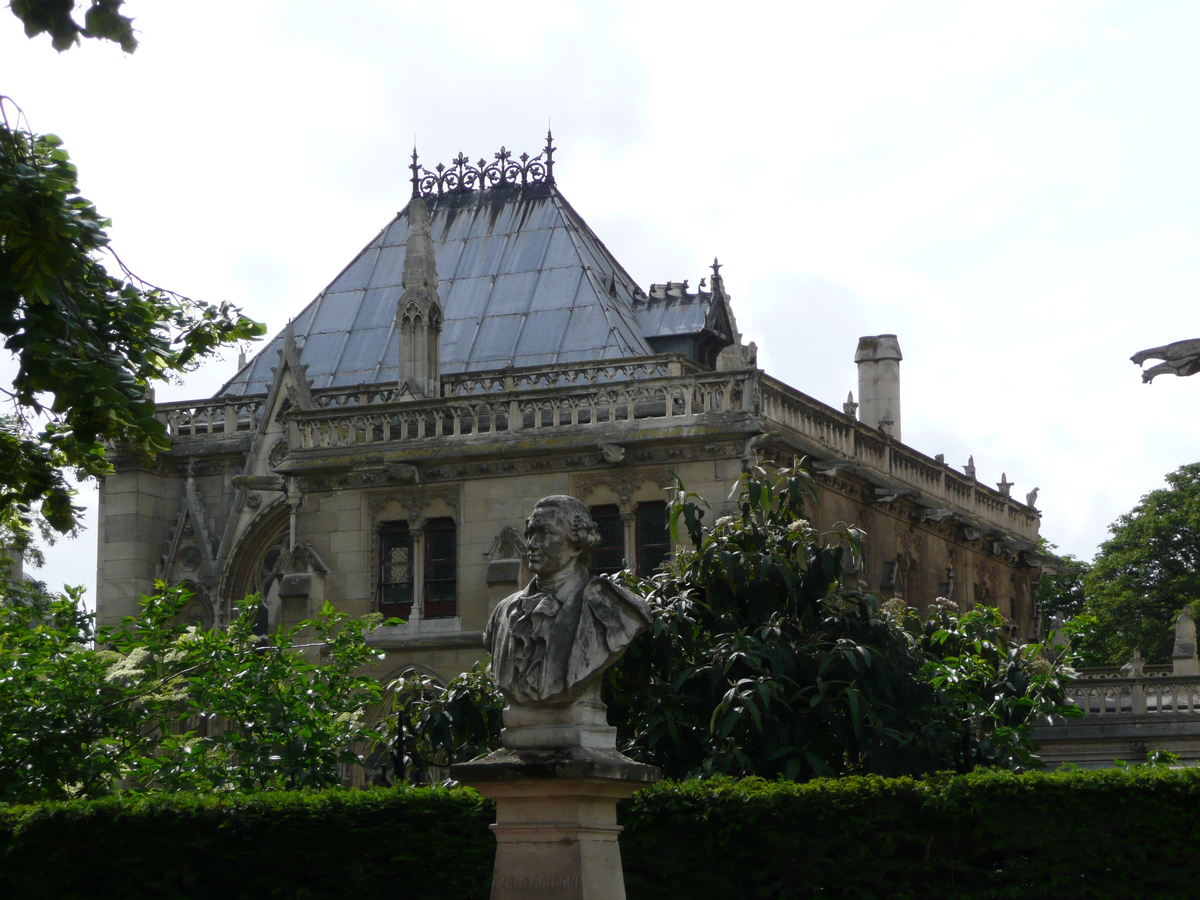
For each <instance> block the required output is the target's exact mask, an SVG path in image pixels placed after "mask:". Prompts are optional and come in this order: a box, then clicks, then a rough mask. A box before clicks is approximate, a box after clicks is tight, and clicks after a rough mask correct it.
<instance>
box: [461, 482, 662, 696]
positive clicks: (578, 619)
mask: <svg viewBox="0 0 1200 900" xmlns="http://www.w3.org/2000/svg"><path fill="white" fill-rule="evenodd" d="M525 539H526V542H527V544H528V553H529V570H530V571H531V572H533V579H532V580H531V581H530V582H529V584H528V585H527V586H526V587H525V589H524V590H523V591H518V592H517V593H515V594H511V595H510V596H508V597H506V598H505V599H504V600H502V601H500V603H499V605H497V607H496V608H495V609H494V610H493V611H492V615H491V618H490V619H489V620H488V624H487V628H486V629H485V630H484V632H483V642H484V644H485V645H486V646H487V648H488V650H489V651H490V652H491V654H492V674H493V676H494V677H495V679H496V683H497V685H498V686H499V688H500V691H501V692H502V693H503V694H504V696H505V697H506V698H507V699H508V700H509V702H510V703H515V704H531V705H542V704H545V705H554V704H563V703H570V702H571V701H573V700H575V699H576V698H578V697H579V696H580V695H582V694H583V693H584V692H585V691H586V690H587V689H588V688H589V687H591V686H592V685H594V684H595V683H596V682H597V681H598V680H599V678H600V676H601V674H602V673H603V672H604V670H605V669H607V668H608V667H609V666H611V665H612V664H613V663H614V662H616V661H617V660H618V659H619V658H620V657H621V654H623V653H624V652H625V649H626V648H627V647H628V646H629V644H630V642H631V641H632V640H633V639H634V638H635V637H637V636H638V635H639V634H641V633H642V632H643V631H644V630H646V628H647V627H649V625H650V610H649V608H648V607H647V606H646V603H645V601H644V600H642V598H641V597H638V596H637V595H636V594H633V593H630V592H629V591H627V590H625V589H624V588H622V587H621V586H620V585H616V584H613V583H612V582H611V581H609V580H608V579H607V578H604V577H602V576H601V577H597V578H591V577H589V575H588V551H589V550H591V549H592V548H594V547H597V546H598V545H599V544H600V533H599V531H598V530H597V528H596V523H595V522H593V521H592V517H591V514H590V513H589V512H588V509H587V507H586V506H584V505H583V504H582V503H580V502H579V501H578V500H576V499H575V498H574V497H567V496H563V495H556V496H552V497H543V498H542V499H541V500H539V501H538V502H537V503H536V504H535V505H534V507H533V514H532V515H530V517H529V518H528V520H526V523H525Z"/></svg>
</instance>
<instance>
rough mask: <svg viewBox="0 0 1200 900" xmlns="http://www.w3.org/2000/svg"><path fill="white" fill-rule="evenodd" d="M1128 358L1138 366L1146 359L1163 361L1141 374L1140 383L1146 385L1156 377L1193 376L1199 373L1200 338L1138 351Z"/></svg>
mask: <svg viewBox="0 0 1200 900" xmlns="http://www.w3.org/2000/svg"><path fill="white" fill-rule="evenodd" d="M1129 358H1130V359H1131V360H1133V361H1134V362H1135V363H1136V364H1137V365H1139V366H1140V365H1142V364H1143V363H1145V362H1146V360H1148V359H1161V360H1163V362H1161V363H1159V364H1158V365H1157V366H1151V367H1150V368H1149V369H1147V370H1146V371H1144V372H1143V373H1142V381H1143V382H1145V383H1146V384H1149V383H1150V382H1151V381H1153V380H1154V378H1155V376H1156V375H1178V376H1180V377H1184V376H1187V375H1195V374H1196V373H1197V372H1200V338H1197V339H1196V340H1191V341H1176V342H1175V343H1173V344H1167V345H1166V346H1163V347H1152V348H1151V349H1149V350H1139V351H1138V352H1137V353H1135V354H1133V356H1131V357H1129Z"/></svg>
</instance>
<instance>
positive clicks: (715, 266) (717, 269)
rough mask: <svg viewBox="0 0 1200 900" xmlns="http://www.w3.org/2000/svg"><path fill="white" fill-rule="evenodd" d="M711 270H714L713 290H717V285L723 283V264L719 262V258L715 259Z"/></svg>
mask: <svg viewBox="0 0 1200 900" xmlns="http://www.w3.org/2000/svg"><path fill="white" fill-rule="evenodd" d="M709 268H711V269H712V273H713V276H712V280H713V288H714V289H715V288H716V286H717V284H718V283H719V282H720V281H721V264H720V263H719V262H717V258H716V257H715V256H714V257H713V262H712V265H711V266H710V267H709Z"/></svg>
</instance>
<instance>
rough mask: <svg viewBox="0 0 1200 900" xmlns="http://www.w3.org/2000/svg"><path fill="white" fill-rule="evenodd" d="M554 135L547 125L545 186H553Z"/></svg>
mask: <svg viewBox="0 0 1200 900" xmlns="http://www.w3.org/2000/svg"><path fill="white" fill-rule="evenodd" d="M554 150H555V147H554V135H553V134H551V133H550V127H549V125H547V126H546V149H545V151H544V152H545V154H546V184H554Z"/></svg>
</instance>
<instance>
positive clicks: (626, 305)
mask: <svg viewBox="0 0 1200 900" xmlns="http://www.w3.org/2000/svg"><path fill="white" fill-rule="evenodd" d="M553 152H554V148H553V145H552V143H551V142H550V141H549V140H548V141H547V145H546V148H545V149H544V151H543V153H541V154H539V155H538V156H536V157H533V158H532V159H530V158H527V157H524V156H523V157H521V158H520V159H515V158H513V157H511V156H509V155H508V154H506V153H504V152H503V151H502V152H501V153H500V154H497V156H496V161H495V162H492V163H489V164H485V163H484V162H483V161H481V162H480V163H479V164H478V165H471V164H470V163H469V162H468V161H467V160H466V159H465V158H463V157H462V156H461V155H460V157H459V158H458V159H457V160H455V162H454V164H452V165H451V166H450V167H448V168H446V167H442V166H439V167H438V168H437V169H436V170H434V171H429V170H426V169H424V168H423V167H421V166H420V165H418V163H417V161H416V155H415V154H414V158H413V167H412V168H413V199H412V201H411V202H410V203H409V205H408V206H407V207H406V208H405V209H404V210H403V211H401V212H400V213H399V214H398V215H397V216H396V217H395V219H393V220H392V221H391V222H390V223H389V224H388V225H387V226H386V227H385V228H384V229H383V231H382V232H380V233H379V234H378V235H377V236H376V237H375V238H374V240H372V241H371V242H370V243H369V244H368V245H367V246H366V247H365V248H364V249H363V251H362V252H361V253H359V254H358V256H356V257H355V258H354V259H353V260H352V261H351V262H350V264H349V265H348V266H347V267H346V268H345V269H344V270H343V271H342V272H341V274H339V275H338V276H337V278H335V279H334V280H333V282H332V283H331V284H330V285H329V286H328V287H327V288H326V289H325V290H324V291H322V292H321V293H320V295H318V296H317V298H316V299H315V300H313V302H312V303H310V304H309V305H308V306H307V307H306V308H305V309H304V310H303V312H301V313H300V314H299V315H298V316H297V317H296V319H295V320H294V321H293V322H291V323H289V324H288V326H287V328H286V329H285V330H284V331H283V332H282V333H281V334H278V335H277V336H276V337H275V338H274V339H273V340H272V341H271V342H270V343H268V344H267V345H266V347H265V348H264V349H263V350H262V351H261V352H260V353H259V354H258V355H257V356H255V357H254V358H253V359H251V360H250V361H249V362H247V363H245V364H244V365H242V366H241V368H240V370H239V371H238V373H237V374H236V375H235V376H234V378H233V379H232V380H231V381H229V382H228V383H227V384H226V385H225V386H224V387H223V388H222V389H221V390H220V391H219V392H218V393H217V394H216V396H214V397H212V398H209V399H205V400H197V401H194V402H186V403H164V404H161V405H160V407H159V416H160V417H161V418H162V420H163V421H164V422H165V423H166V425H167V427H168V429H169V432H170V436H171V438H172V441H173V444H172V448H171V450H170V452H168V453H165V454H163V455H161V456H160V457H159V458H158V460H157V461H156V462H155V463H154V464H153V465H149V466H147V465H143V464H142V463H140V462H139V460H137V459H134V458H127V457H124V456H121V455H120V454H119V453H114V454H113V463H114V464H115V471H114V472H113V473H112V474H111V475H109V476H107V477H106V478H105V479H104V482H103V485H102V489H101V494H100V503H101V505H100V525H99V547H100V549H99V579H98V580H99V588H98V597H97V608H98V612H99V618H100V620H101V621H102V623H111V622H113V621H115V620H117V619H118V618H119V617H121V616H123V615H128V614H132V613H133V612H134V611H135V608H136V605H137V603H138V597H139V595H140V594H142V593H145V592H148V591H149V590H150V589H151V586H152V583H153V581H154V579H155V578H164V579H166V580H168V581H170V582H186V583H187V584H188V585H189V586H190V587H191V588H192V590H194V592H195V599H194V601H193V603H192V607H191V608H190V609H189V611H188V615H189V616H191V617H193V618H194V619H196V620H197V621H202V622H204V623H206V624H212V623H217V624H219V623H221V622H222V621H225V620H226V619H227V617H228V616H229V613H230V608H231V603H232V602H233V601H234V600H235V599H237V598H241V597H244V596H245V595H247V594H249V593H252V592H256V591H261V592H262V595H263V598H264V599H263V607H262V609H261V611H260V615H261V617H262V620H263V621H262V624H263V626H264V627H274V625H275V624H277V623H278V622H280V621H283V622H289V621H298V620H300V619H302V618H304V617H307V616H309V615H312V614H314V613H315V612H316V611H317V610H318V609H319V608H320V607H321V605H322V603H323V602H324V601H326V600H328V601H330V602H332V603H333V604H334V605H335V606H336V607H338V608H339V609H342V610H344V611H346V612H347V613H350V614H352V615H362V614H365V613H368V612H370V611H373V610H378V611H381V612H384V613H386V614H388V615H394V616H399V617H401V618H403V619H405V620H406V622H405V624H403V625H400V626H396V627H390V628H382V629H380V630H379V631H377V632H376V633H375V635H374V638H373V640H375V641H376V642H377V643H378V645H379V646H380V647H381V648H383V649H384V650H386V651H387V654H386V659H387V661H386V664H385V665H384V667H383V670H382V671H381V672H380V674H384V675H386V674H390V673H395V672H398V671H401V670H403V669H406V668H409V667H417V668H420V669H421V670H424V671H427V672H431V673H434V674H436V675H438V676H439V677H449V676H452V675H453V674H455V673H456V672H458V671H461V670H463V669H465V668H467V667H469V666H470V665H471V664H472V663H473V662H474V661H475V660H477V659H478V658H479V657H480V655H481V653H482V647H481V632H482V629H483V626H484V623H485V622H486V620H487V616H488V613H489V611H490V610H491V609H492V607H493V606H494V605H495V604H496V603H497V602H498V601H499V600H500V599H501V598H503V597H504V596H505V595H507V594H508V593H510V592H512V591H513V590H515V589H516V588H517V586H518V584H519V583H521V581H522V579H523V577H525V572H524V569H523V564H522V560H521V553H522V549H523V540H522V537H521V532H522V528H523V520H524V519H525V517H526V516H528V515H529V513H530V510H531V508H532V506H533V504H534V502H535V501H536V500H537V499H538V498H540V497H543V496H545V495H547V494H571V495H574V496H575V497H578V498H579V499H581V500H582V501H584V502H585V503H586V504H588V505H589V506H590V507H591V509H592V511H593V514H594V516H595V518H596V520H597V522H598V524H599V526H600V530H601V532H602V534H603V536H604V544H603V546H602V547H601V548H600V549H599V550H597V551H596V552H595V553H594V554H593V557H592V563H593V566H594V567H595V568H596V569H597V570H601V571H613V570H615V569H617V568H619V567H620V566H621V565H622V564H623V563H625V562H627V564H628V565H631V566H633V567H635V568H637V569H638V570H639V571H641V572H643V573H648V572H650V571H652V570H653V569H654V568H655V567H656V566H657V565H659V564H660V563H661V561H662V560H663V559H664V557H665V556H667V555H668V554H670V553H671V552H672V548H671V544H670V538H669V535H668V532H667V529H666V524H665V517H666V510H665V503H664V497H665V493H664V488H667V487H669V486H670V485H672V484H673V483H674V478H673V477H672V475H671V473H672V472H676V473H678V475H679V476H680V477H681V478H682V479H683V481H684V482H685V484H686V485H687V487H688V488H689V489H690V490H693V491H696V492H698V493H699V494H700V495H702V496H704V497H706V498H708V499H709V501H710V503H711V504H712V506H713V508H714V513H715V514H716V515H720V514H721V513H722V512H723V511H724V510H723V509H722V504H723V503H726V502H728V501H726V498H727V497H728V496H729V494H730V490H731V489H732V488H733V487H734V486H735V484H736V482H737V480H738V478H739V476H740V475H741V474H742V472H743V470H744V468H745V467H746V466H747V464H749V463H752V462H755V461H780V462H791V461H792V459H793V458H794V457H806V458H807V459H808V460H809V465H810V466H811V467H812V469H813V471H814V473H815V476H816V480H817V482H818V484H819V487H820V506H819V508H816V509H813V510H812V511H811V516H812V518H813V520H814V523H815V524H817V525H819V526H831V525H832V524H834V523H836V522H839V521H843V522H849V523H855V524H857V525H859V526H861V527H862V528H864V529H865V530H866V532H867V535H868V538H867V554H866V559H865V561H864V562H863V564H862V565H861V567H860V571H859V572H858V573H857V577H858V580H859V582H860V584H862V585H863V586H865V587H868V588H871V589H874V590H878V591H880V592H882V593H883V594H884V595H885V596H896V597H902V598H903V599H904V600H905V601H907V602H908V603H910V604H912V605H915V606H918V607H924V606H925V605H927V604H928V603H929V602H930V601H932V600H933V599H934V598H935V597H938V596H946V597H949V598H951V599H952V600H954V601H956V602H957V603H958V604H959V605H960V606H961V607H963V608H969V607H970V606H972V605H974V604H977V603H987V604H993V605H996V606H998V607H999V608H1000V610H1001V611H1002V612H1003V614H1004V615H1005V616H1006V617H1008V619H1009V620H1010V621H1011V622H1012V629H1013V632H1014V634H1015V635H1018V636H1033V635H1035V633H1036V632H1037V630H1038V628H1039V624H1038V618H1037V615H1036V611H1035V610H1034V608H1033V599H1032V598H1033V586H1034V584H1035V582H1036V579H1037V577H1038V575H1039V572H1040V570H1039V568H1038V566H1039V562H1040V560H1039V558H1038V557H1037V555H1036V541H1037V536H1038V519H1039V517H1038V513H1037V511H1036V510H1035V509H1033V508H1032V507H1031V506H1030V505H1026V504H1023V503H1020V502H1018V501H1017V500H1016V499H1014V498H1012V497H1010V496H1009V495H1008V490H1007V485H1002V486H1001V490H996V489H993V488H991V487H988V486H986V485H983V484H979V483H978V482H976V480H975V477H974V472H973V471H972V470H971V469H970V468H968V470H967V471H966V472H965V473H964V472H959V471H955V470H953V469H951V468H950V467H949V466H947V465H946V464H945V463H944V462H943V461H942V459H941V458H940V457H939V458H937V459H932V458H930V457H928V456H925V455H924V454H922V453H920V452H919V451H917V450H914V449H913V448H911V447H909V446H907V445H905V444H903V443H902V442H901V440H900V434H901V422H900V402H899V370H898V366H899V360H900V352H899V346H898V344H897V343H896V340H895V337H894V336H892V335H881V336H877V337H872V338H863V339H862V340H861V341H860V343H859V348H858V352H857V355H856V357H855V359H856V362H857V363H858V367H859V394H860V396H859V400H860V404H861V405H860V406H859V407H858V409H857V410H856V409H855V406H854V405H853V404H852V403H848V404H847V405H846V406H845V407H844V408H843V409H835V408H832V407H830V406H827V405H825V404H824V403H821V402H820V401H818V400H815V399H813V398H812V397H809V396H807V395H806V394H804V393H803V392H801V391H799V390H797V389H796V388H794V387H791V386H790V385H787V384H784V383H783V382H781V381H778V380H776V379H774V378H772V377H771V376H770V375H768V374H767V373H766V372H763V371H762V370H760V369H758V368H757V366H756V361H755V356H754V348H753V345H750V346H742V344H741V342H740V336H739V335H738V333H737V331H736V325H735V320H734V315H733V311H732V309H731V307H730V300H729V295H728V294H727V293H726V287H725V278H724V277H723V276H722V275H721V273H720V268H719V266H718V265H716V264H714V265H713V270H712V274H711V276H708V278H707V279H705V280H702V281H701V282H700V285H699V290H696V291H692V290H690V289H689V287H688V284H687V282H669V283H664V284H655V285H652V286H651V287H650V289H649V291H644V290H642V289H641V288H640V287H639V286H638V285H637V284H635V283H634V281H633V279H632V278H631V277H630V276H629V275H628V273H626V271H625V270H624V269H623V268H622V267H621V265H620V264H619V263H618V262H617V261H616V260H615V259H614V258H613V257H612V255H611V254H610V253H609V251H608V250H607V249H606V248H605V246H604V244H603V243H601V241H600V240H599V238H598V237H597V236H596V235H595V234H594V233H593V232H592V230H591V229H590V228H589V227H588V225H587V223H585V222H584V221H583V219H582V218H580V216H579V214H578V213H576V212H575V210H574V209H573V208H572V207H571V205H570V204H569V203H568V202H567V200H566V198H565V197H564V196H563V194H562V193H561V192H560V190H559V188H558V185H557V183H556V181H555V178H554V160H553ZM706 282H707V283H706ZM847 363H849V360H847Z"/></svg>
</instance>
